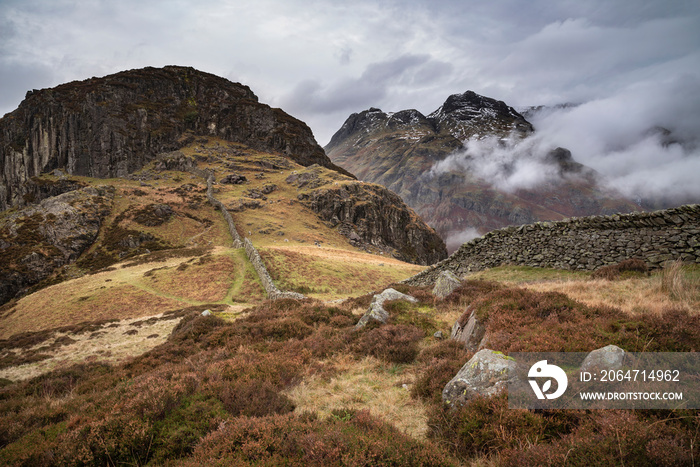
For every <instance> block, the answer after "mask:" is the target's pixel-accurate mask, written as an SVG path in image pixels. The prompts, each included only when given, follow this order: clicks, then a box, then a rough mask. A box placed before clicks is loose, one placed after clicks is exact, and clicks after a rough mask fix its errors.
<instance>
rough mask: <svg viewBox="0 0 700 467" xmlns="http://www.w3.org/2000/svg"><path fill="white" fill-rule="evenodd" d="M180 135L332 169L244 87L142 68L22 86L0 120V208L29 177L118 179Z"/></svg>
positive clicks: (180, 140) (307, 133)
mask: <svg viewBox="0 0 700 467" xmlns="http://www.w3.org/2000/svg"><path fill="white" fill-rule="evenodd" d="M188 134H190V135H191V134H199V135H210V136H216V137H220V138H223V139H226V140H228V141H234V142H241V143H245V144H246V145H247V146H249V147H251V148H253V149H260V150H264V151H268V152H271V153H278V154H282V155H285V156H286V157H289V158H290V159H292V160H294V161H295V162H297V163H299V164H301V165H311V164H314V163H317V164H319V165H322V166H325V167H331V168H335V166H334V165H333V164H332V163H331V161H330V159H328V157H326V155H325V154H324V152H323V149H322V148H321V147H320V146H319V145H318V144H317V143H316V141H315V140H314V137H313V134H312V132H311V130H310V129H309V128H308V126H306V124H304V123H303V122H301V121H299V120H297V119H295V118H293V117H291V116H289V115H288V114H286V113H285V112H283V111H282V110H280V109H274V108H271V107H269V106H268V105H265V104H261V103H260V102H258V98H257V96H256V95H255V94H254V93H253V92H252V91H251V90H250V88H248V87H247V86H244V85H242V84H238V83H232V82H230V81H228V80H226V79H224V78H220V77H217V76H214V75H211V74H208V73H203V72H201V71H197V70H195V69H193V68H185V67H176V66H168V67H164V68H144V69H139V70H130V71H124V72H121V73H117V74H114V75H110V76H106V77H104V78H92V79H88V80H85V81H79V82H78V81H76V82H72V83H67V84H63V85H60V86H58V87H55V88H51V89H43V90H38V91H37V90H35V91H30V92H28V93H27V96H26V98H25V100H24V101H22V103H21V104H20V105H19V107H18V108H17V110H15V111H14V112H12V113H9V114H7V115H5V116H4V117H3V118H2V119H0V167H1V168H2V169H1V170H2V173H0V211H2V210H5V209H7V208H8V207H10V206H18V205H24V204H27V203H28V202H31V201H28V200H27V199H25V196H26V195H27V194H29V193H31V190H30V189H29V188H27V187H26V186H25V184H26V183H27V181H28V180H30V179H31V178H32V177H33V176H36V175H39V174H41V173H43V172H47V171H51V170H53V169H55V168H62V169H63V170H65V171H66V172H67V173H68V174H74V175H85V176H91V177H100V178H105V177H124V176H126V175H127V174H129V173H131V172H133V171H135V170H137V169H140V168H141V167H143V166H144V165H145V164H146V163H147V162H149V161H151V160H153V159H154V158H155V157H156V155H157V154H159V153H163V152H168V151H173V150H175V149H178V148H179V147H180V146H182V145H185V144H187V143H188V142H189V141H190V140H191V138H189V139H188V138H187V135H188ZM166 165H167V163H166ZM339 170H342V169H339ZM343 172H344V173H347V172H345V171H343Z"/></svg>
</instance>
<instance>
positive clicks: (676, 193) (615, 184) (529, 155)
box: [429, 75, 700, 207]
mask: <svg viewBox="0 0 700 467" xmlns="http://www.w3.org/2000/svg"><path fill="white" fill-rule="evenodd" d="M699 105H700V79H698V77H697V76H691V75H685V76H682V77H680V78H676V79H671V80H668V81H664V82H648V83H636V84H634V85H632V86H630V87H628V88H626V89H624V90H623V91H621V92H619V93H616V94H614V95H612V96H609V97H607V98H604V99H598V100H593V101H590V102H586V103H584V104H581V105H575V106H570V107H564V108H549V109H547V108H545V109H544V110H542V111H540V112H539V113H536V114H534V115H533V116H532V117H530V120H531V121H532V123H533V124H534V126H535V128H536V133H535V134H534V135H532V136H530V137H528V138H526V139H522V140H520V139H517V138H505V139H498V138H494V137H487V138H483V139H477V138H473V139H470V140H468V141H465V142H464V144H465V147H464V149H463V150H461V151H458V152H456V153H454V154H451V155H450V156H448V157H447V158H446V159H444V160H442V161H440V162H438V163H436V164H435V165H434V166H433V167H432V169H431V171H430V172H429V175H439V174H440V173H444V172H449V171H460V172H463V173H468V174H471V175H472V176H475V177H478V178H480V179H483V180H485V181H487V182H489V183H491V184H492V185H493V186H494V187H496V188H498V189H500V190H504V191H508V192H513V191H515V190H518V189H529V188H535V187H538V186H541V185H543V184H548V183H557V182H558V181H560V180H561V179H562V173H561V171H560V170H559V168H558V167H557V166H556V165H555V164H552V163H551V161H548V160H547V155H548V154H549V153H550V151H552V150H553V149H555V148H557V147H562V148H567V149H569V150H570V151H571V152H572V156H573V158H574V160H575V161H577V162H580V163H582V164H584V165H586V166H588V167H590V168H592V169H594V170H595V171H597V172H598V173H599V174H600V175H601V176H602V177H601V178H600V183H602V184H603V186H606V187H608V188H611V189H614V190H616V191H618V192H620V193H622V194H623V195H625V196H627V197H628V198H630V199H633V200H635V201H637V202H641V203H643V204H645V205H646V206H647V207H666V206H672V205H678V204H684V203H698V202H700V183H698V181H697V174H699V173H700V134H699V133H698V132H697V129H698V128H700V107H699ZM564 176H571V175H566V174H564Z"/></svg>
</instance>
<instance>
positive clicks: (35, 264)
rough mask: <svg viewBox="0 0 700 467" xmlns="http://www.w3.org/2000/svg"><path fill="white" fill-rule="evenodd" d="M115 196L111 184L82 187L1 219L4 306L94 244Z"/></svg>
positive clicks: (0, 267) (0, 284)
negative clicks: (23, 290)
mask: <svg viewBox="0 0 700 467" xmlns="http://www.w3.org/2000/svg"><path fill="white" fill-rule="evenodd" d="M113 198H114V189H113V188H110V187H100V188H92V187H88V188H82V189H78V190H75V191H71V192H70V193H64V194H62V195H58V196H53V197H50V198H48V199H45V200H43V201H42V202H41V203H39V204H36V205H34V206H29V207H26V208H24V209H21V210H19V211H17V212H14V213H9V214H8V215H6V216H5V217H4V218H3V219H0V304H2V303H5V302H7V301H8V300H10V299H11V298H12V297H14V296H15V295H17V293H18V292H20V291H21V290H22V289H24V288H26V287H29V286H31V285H34V284H36V283H38V282H40V281H42V280H44V279H46V278H48V277H49V276H50V275H51V273H52V272H53V271H54V270H55V269H56V268H58V267H60V266H63V265H66V264H68V263H71V262H73V261H75V260H76V259H77V258H78V257H79V256H80V254H81V253H83V251H85V250H86V249H87V248H89V247H90V245H92V243H93V242H94V241H95V239H96V238H97V234H98V232H99V230H100V227H101V225H102V221H103V220H104V218H105V217H106V216H107V215H108V214H109V212H110V209H111V205H112V200H113Z"/></svg>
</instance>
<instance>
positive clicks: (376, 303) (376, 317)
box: [355, 288, 418, 329]
mask: <svg viewBox="0 0 700 467" xmlns="http://www.w3.org/2000/svg"><path fill="white" fill-rule="evenodd" d="M389 300H406V301H408V302H411V303H416V302H417V301H418V300H417V299H416V298H415V297H411V296H410V295H406V294H403V293H401V292H399V291H398V290H395V289H391V288H389V289H386V290H384V291H383V292H382V293H380V294H376V295H375V296H374V297H372V303H370V305H369V309H368V310H367V312H366V313H365V314H364V315H362V318H360V320H359V321H358V322H357V324H356V325H355V329H360V328H363V327H365V326H366V325H367V323H369V322H370V321H377V322H379V323H382V324H384V323H386V322H387V320H388V319H389V312H388V311H386V310H385V309H384V302H386V301H389Z"/></svg>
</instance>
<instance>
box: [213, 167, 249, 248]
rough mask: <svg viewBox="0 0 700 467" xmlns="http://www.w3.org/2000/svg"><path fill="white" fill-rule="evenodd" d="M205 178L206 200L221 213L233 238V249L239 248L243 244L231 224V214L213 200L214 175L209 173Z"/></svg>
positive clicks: (221, 204) (218, 202) (219, 202)
mask: <svg viewBox="0 0 700 467" xmlns="http://www.w3.org/2000/svg"><path fill="white" fill-rule="evenodd" d="M205 178H206V179H207V199H208V200H209V202H210V203H211V204H212V205H213V206H214V207H216V208H217V209H218V210H219V211H221V214H222V215H223V216H224V220H225V221H226V223H227V224H228V231H229V232H230V233H231V238H233V248H241V247H242V246H243V243H242V242H241V237H240V235H238V230H236V224H235V223H234V222H233V217H231V213H229V212H228V209H226V206H224V203H222V202H221V201H219V200H218V199H216V198H214V187H213V184H214V174H213V173H211V172H209V173H208V174H207V176H206V177H205Z"/></svg>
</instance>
